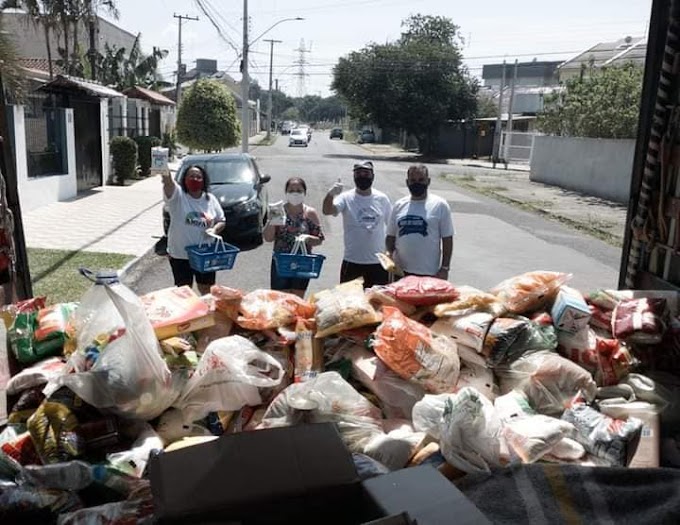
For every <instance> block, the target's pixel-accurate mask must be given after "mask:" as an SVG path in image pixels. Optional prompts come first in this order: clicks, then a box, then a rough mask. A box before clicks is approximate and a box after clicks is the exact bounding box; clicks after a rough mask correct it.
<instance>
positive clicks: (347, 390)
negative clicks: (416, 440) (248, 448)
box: [258, 372, 383, 454]
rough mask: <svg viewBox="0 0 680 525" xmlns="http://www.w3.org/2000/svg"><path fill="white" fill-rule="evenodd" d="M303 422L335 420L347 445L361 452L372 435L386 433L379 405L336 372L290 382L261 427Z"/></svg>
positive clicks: (332, 421)
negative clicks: (307, 379) (293, 382)
mask: <svg viewBox="0 0 680 525" xmlns="http://www.w3.org/2000/svg"><path fill="white" fill-rule="evenodd" d="M302 422H307V423H326V422H330V423H336V424H337V427H338V430H339V432H340V435H341V436H342V439H343V441H344V442H345V444H346V445H347V448H349V449H350V451H352V452H359V453H362V454H363V453H364V449H365V447H366V446H367V445H368V443H369V442H370V441H371V440H372V439H374V438H376V437H377V436H380V435H383V429H382V422H381V414H380V409H378V407H376V406H375V405H373V404H372V403H370V402H369V401H368V400H367V399H366V398H365V397H364V396H362V395H361V394H359V392H357V391H356V390H354V388H353V387H352V385H350V384H349V383H348V382H347V381H345V380H344V379H343V378H342V376H340V374H338V373H337V372H324V373H323V374H319V375H318V376H317V377H315V378H313V379H310V380H309V381H306V382H304V383H295V384H293V385H290V386H289V387H288V388H286V389H285V390H284V391H283V392H281V393H280V394H279V395H278V396H276V398H274V400H273V401H272V402H271V404H270V405H269V408H267V412H266V413H265V415H264V417H263V418H262V422H261V423H260V425H259V427H258V428H273V427H285V426H291V425H296V424H298V423H302Z"/></svg>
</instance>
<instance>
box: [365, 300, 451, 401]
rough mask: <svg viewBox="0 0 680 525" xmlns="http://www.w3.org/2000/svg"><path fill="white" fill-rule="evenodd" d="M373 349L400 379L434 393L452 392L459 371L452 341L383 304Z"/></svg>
mask: <svg viewBox="0 0 680 525" xmlns="http://www.w3.org/2000/svg"><path fill="white" fill-rule="evenodd" d="M384 316H385V317H384V320H383V322H382V324H381V325H380V326H379V327H378V329H377V330H376V332H375V343H374V345H373V350H374V351H375V353H376V354H377V355H378V357H379V358H380V359H382V361H383V362H384V363H385V364H386V365H387V366H388V367H389V368H390V369H392V370H393V371H394V372H396V373H397V374H398V375H399V376H400V377H402V378H403V379H407V380H409V381H413V382H414V383H418V384H420V385H422V386H423V387H424V388H425V389H426V390H428V391H430V392H434V393H443V392H453V391H454V390H455V387H456V383H458V376H459V374H460V359H459V357H458V350H457V348H456V343H455V342H454V341H453V340H452V339H451V338H449V337H445V336H437V335H434V334H433V333H432V331H431V330H430V329H429V328H427V327H426V326H423V325H422V324H420V323H419V322H417V321H413V320H412V319H409V318H408V317H406V316H405V315H404V314H403V313H401V312H400V311H399V310H398V309H396V308H392V307H391V306H386V307H385V308H384Z"/></svg>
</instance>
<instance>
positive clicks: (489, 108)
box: [475, 95, 498, 118]
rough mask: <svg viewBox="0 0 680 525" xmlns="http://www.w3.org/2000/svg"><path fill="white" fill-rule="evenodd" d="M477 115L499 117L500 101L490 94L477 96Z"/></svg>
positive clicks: (480, 116)
mask: <svg viewBox="0 0 680 525" xmlns="http://www.w3.org/2000/svg"><path fill="white" fill-rule="evenodd" d="M475 116H477V117H479V118H488V117H497V116H498V102H496V101H494V100H493V99H492V98H491V97H490V96H488V95H478V96H477V111H476V113H475Z"/></svg>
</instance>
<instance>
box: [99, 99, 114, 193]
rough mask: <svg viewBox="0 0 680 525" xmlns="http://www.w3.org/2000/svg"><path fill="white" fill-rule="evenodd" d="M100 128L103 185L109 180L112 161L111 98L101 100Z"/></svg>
mask: <svg viewBox="0 0 680 525" xmlns="http://www.w3.org/2000/svg"><path fill="white" fill-rule="evenodd" d="M99 129H100V133H101V144H102V185H104V184H106V181H107V180H109V173H110V161H109V142H110V140H111V137H110V133H109V99H108V98H102V99H100V100H99Z"/></svg>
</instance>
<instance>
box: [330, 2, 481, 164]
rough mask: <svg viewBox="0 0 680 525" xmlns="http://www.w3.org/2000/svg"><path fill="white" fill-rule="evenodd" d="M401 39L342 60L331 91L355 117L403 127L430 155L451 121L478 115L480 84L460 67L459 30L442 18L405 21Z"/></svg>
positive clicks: (375, 46) (419, 18) (391, 126)
mask: <svg viewBox="0 0 680 525" xmlns="http://www.w3.org/2000/svg"><path fill="white" fill-rule="evenodd" d="M402 27H403V28H404V31H403V32H402V35H401V37H400V39H399V40H397V41H396V42H388V43H386V44H369V45H368V46H367V47H365V48H363V49H362V50H360V51H355V52H352V53H350V54H349V55H348V56H347V57H343V58H341V59H340V60H339V61H338V64H337V65H336V66H335V68H334V70H333V84H332V87H333V89H334V90H335V92H336V93H337V94H339V95H340V96H341V97H342V98H343V99H345V100H346V101H347V103H348V105H349V110H350V113H351V114H352V116H354V117H356V118H359V119H361V120H365V121H368V122H373V123H375V124H377V125H378V126H380V127H382V128H387V127H389V128H395V127H396V128H402V129H404V130H406V131H407V132H409V133H411V134H413V135H415V136H416V137H417V138H418V142H419V145H420V150H421V152H422V153H425V154H428V153H431V152H432V148H433V146H434V143H435V139H436V137H437V135H438V133H439V128H440V127H441V125H442V124H444V123H445V122H447V121H448V120H462V119H467V118H471V117H472V116H474V114H475V111H476V107H477V103H476V100H475V97H476V93H477V89H478V85H477V82H476V80H474V79H473V78H472V77H470V75H469V73H468V71H467V69H466V68H465V67H464V66H463V63H462V51H461V44H462V39H461V38H460V37H459V35H458V26H456V25H455V24H454V23H453V22H452V21H451V20H450V19H448V18H446V17H441V16H424V15H415V16H411V17H409V18H407V19H406V20H405V21H404V22H403V23H402Z"/></svg>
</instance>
